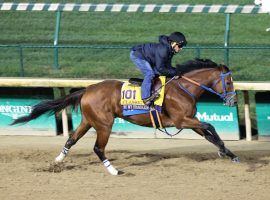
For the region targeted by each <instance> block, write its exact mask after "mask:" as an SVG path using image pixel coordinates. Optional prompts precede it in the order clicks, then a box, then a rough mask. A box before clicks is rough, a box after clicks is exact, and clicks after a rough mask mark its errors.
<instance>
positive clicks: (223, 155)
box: [218, 151, 226, 158]
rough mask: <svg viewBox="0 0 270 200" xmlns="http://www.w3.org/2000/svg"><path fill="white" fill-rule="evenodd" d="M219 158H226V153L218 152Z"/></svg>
mask: <svg viewBox="0 0 270 200" xmlns="http://www.w3.org/2000/svg"><path fill="white" fill-rule="evenodd" d="M218 156H219V157H220V158H225V156H226V153H224V152H222V151H218Z"/></svg>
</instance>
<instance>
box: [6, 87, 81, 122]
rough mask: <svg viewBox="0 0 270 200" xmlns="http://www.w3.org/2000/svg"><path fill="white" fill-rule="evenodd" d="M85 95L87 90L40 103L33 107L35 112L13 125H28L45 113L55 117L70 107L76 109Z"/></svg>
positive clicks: (19, 119) (17, 120)
mask: <svg viewBox="0 0 270 200" xmlns="http://www.w3.org/2000/svg"><path fill="white" fill-rule="evenodd" d="M84 93H85V89H82V90H79V91H77V92H74V93H71V94H69V95H67V96H65V97H62V98H60V99H56V100H49V101H43V102H40V103H39V104H37V105H35V106H33V110H32V111H31V113H30V114H29V115H27V116H23V117H20V118H18V119H16V120H14V121H13V122H12V123H11V125H14V124H20V123H27V122H29V121H31V120H33V119H36V118H38V117H40V116H41V115H43V114H45V113H48V114H49V115H53V114H55V113H57V112H59V111H61V110H63V109H64V108H66V107H67V106H70V105H71V106H72V107H73V108H74V109H75V108H77V107H78V105H79V104H80V100H81V98H82V96H83V94H84Z"/></svg>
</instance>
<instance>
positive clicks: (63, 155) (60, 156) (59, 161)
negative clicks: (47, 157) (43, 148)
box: [54, 152, 66, 163]
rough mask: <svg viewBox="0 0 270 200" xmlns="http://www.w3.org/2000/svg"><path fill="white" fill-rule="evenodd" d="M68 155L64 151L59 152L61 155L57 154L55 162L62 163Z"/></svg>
mask: <svg viewBox="0 0 270 200" xmlns="http://www.w3.org/2000/svg"><path fill="white" fill-rule="evenodd" d="M65 157H66V155H65V154H63V153H62V152H61V153H60V154H59V156H57V157H56V158H55V159H54V162H55V163H61V162H63V160H64V158H65Z"/></svg>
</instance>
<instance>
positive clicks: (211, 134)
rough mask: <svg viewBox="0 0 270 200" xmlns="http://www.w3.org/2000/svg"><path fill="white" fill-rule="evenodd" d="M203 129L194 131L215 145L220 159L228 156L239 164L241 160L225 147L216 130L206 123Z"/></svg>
mask: <svg viewBox="0 0 270 200" xmlns="http://www.w3.org/2000/svg"><path fill="white" fill-rule="evenodd" d="M201 127H202V128H199V129H198V128H197V129H193V130H194V131H195V132H196V133H198V134H200V135H202V136H203V137H205V139H206V140H208V141H209V142H211V143H213V144H214V145H215V146H217V147H218V148H219V151H218V155H219V156H220V157H225V156H228V157H229V158H230V159H231V160H232V161H233V162H239V158H238V157H237V156H236V155H235V154H233V153H232V152H231V151H230V150H229V149H228V148H226V147H225V144H224V142H223V141H222V140H221V139H220V137H219V135H218V134H217V132H216V130H215V128H214V127H213V126H212V125H211V124H209V123H206V122H201Z"/></svg>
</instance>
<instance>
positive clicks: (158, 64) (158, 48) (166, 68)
mask: <svg viewBox="0 0 270 200" xmlns="http://www.w3.org/2000/svg"><path fill="white" fill-rule="evenodd" d="M132 50H133V51H135V55H136V56H138V57H139V58H141V59H144V60H146V61H147V62H149V64H150V65H151V67H152V68H153V70H154V69H156V70H154V71H157V72H158V74H159V75H164V76H170V77H172V76H175V75H176V69H175V68H174V67H172V64H171V61H172V57H173V55H174V53H173V49H172V47H171V45H170V43H169V41H168V36H165V35H161V36H159V43H147V44H141V45H136V46H134V47H132Z"/></svg>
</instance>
